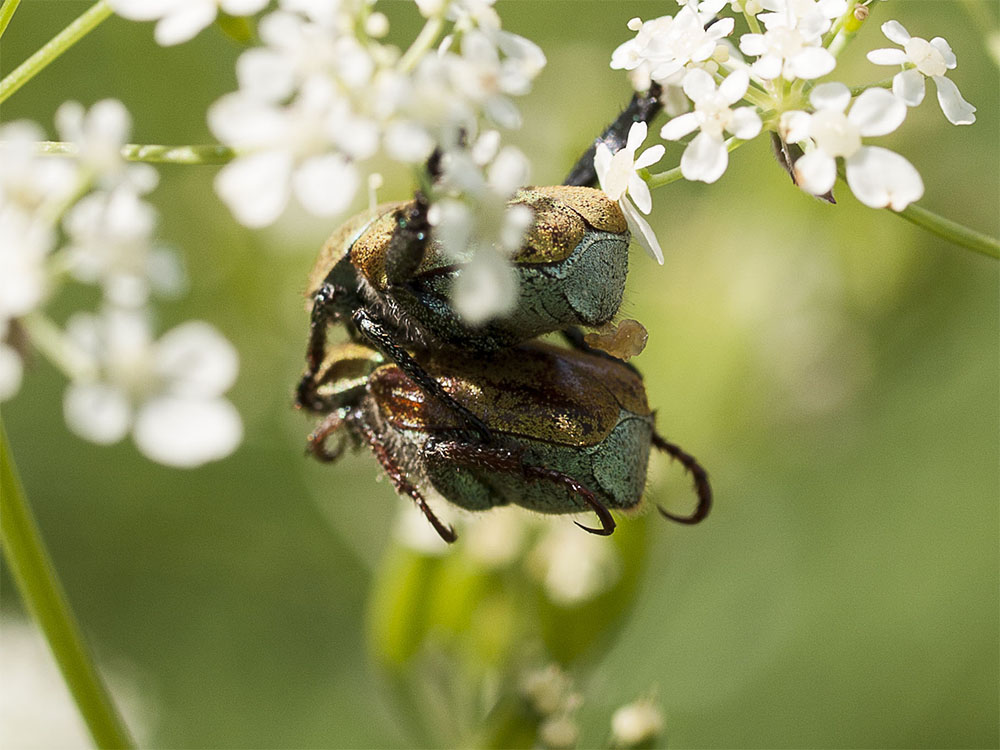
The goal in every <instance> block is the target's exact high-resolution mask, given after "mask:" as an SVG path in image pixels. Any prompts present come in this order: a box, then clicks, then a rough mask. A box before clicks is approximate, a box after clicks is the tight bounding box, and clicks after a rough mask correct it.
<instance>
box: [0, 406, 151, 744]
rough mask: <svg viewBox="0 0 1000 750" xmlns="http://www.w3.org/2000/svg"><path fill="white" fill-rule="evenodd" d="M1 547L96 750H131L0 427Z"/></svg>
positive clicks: (5, 434)
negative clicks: (37, 523)
mask: <svg viewBox="0 0 1000 750" xmlns="http://www.w3.org/2000/svg"><path fill="white" fill-rule="evenodd" d="M0 494H2V502H0V542H2V543H3V553H4V557H5V558H6V560H7V563H8V564H9V565H10V571H11V573H12V575H13V578H14V581H15V583H16V584H17V587H18V590H19V591H20V592H21V596H22V598H23V600H24V603H25V604H26V605H27V607H28V609H29V610H30V611H31V614H32V615H33V616H34V618H35V621H36V622H37V623H38V625H39V626H40V627H41V629H42V632H43V633H44V634H45V638H46V640H47V641H48V643H49V648H51V649H52V654H53V656H54V657H55V659H56V663H58V665H59V669H60V670H61V671H62V674H63V678H64V679H65V680H66V684H67V686H68V687H69V690H70V692H71V693H72V695H73V699H74V700H75V701H76V705H77V707H78V708H79V709H80V713H81V714H82V715H83V719H84V721H86V723H87V727H88V728H89V729H90V734H91V736H92V737H93V738H94V742H95V744H96V745H97V747H99V748H132V747H134V746H135V743H134V742H133V741H132V738H131V736H130V735H129V733H128V729H127V728H126V727H125V724H124V722H123V721H122V719H121V717H120V716H119V715H118V712H117V711H116V710H115V707H114V704H113V703H112V702H111V698H110V696H109V695H108V692H107V689H106V688H105V687H104V685H103V683H102V682H101V678H100V676H99V675H98V673H97V670H96V669H95V667H94V663H93V660H92V659H91V657H90V654H89V653H88V651H87V648H86V646H85V645H84V643H83V638H82V637H81V636H80V631H79V628H78V627H77V625H76V622H75V620H74V619H73V614H72V612H71V611H70V608H69V603H68V602H67V600H66V595H65V593H64V592H63V590H62V586H61V585H60V583H59V579H58V577H57V576H56V571H55V568H54V567H53V565H52V560H51V559H50V558H49V555H48V552H47V551H46V550H45V545H44V543H43V542H42V538H41V536H40V535H39V533H38V526H37V525H36V523H35V519H34V517H33V516H32V514H31V509H30V508H29V507H28V502H27V498H26V497H25V495H24V488H23V487H22V486H21V481H20V479H19V478H18V476H17V468H16V467H15V466H14V458H13V456H12V455H11V452H10V446H9V444H8V441H7V433H6V432H5V430H4V428H3V425H2V423H0Z"/></svg>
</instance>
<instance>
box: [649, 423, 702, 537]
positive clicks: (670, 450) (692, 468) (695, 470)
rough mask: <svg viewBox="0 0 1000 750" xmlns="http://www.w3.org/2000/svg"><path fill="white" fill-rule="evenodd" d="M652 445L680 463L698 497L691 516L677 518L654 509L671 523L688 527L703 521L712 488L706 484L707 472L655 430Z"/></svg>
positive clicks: (660, 509)
mask: <svg viewBox="0 0 1000 750" xmlns="http://www.w3.org/2000/svg"><path fill="white" fill-rule="evenodd" d="M653 445H655V446H656V447H657V448H658V449H659V450H661V451H663V452H664V453H667V454H669V455H670V457H671V458H675V459H677V461H679V462H680V464H681V466H683V467H684V469H685V470H686V471H687V472H688V473H689V474H690V475H691V477H692V479H693V480H694V490H695V493H696V494H697V495H698V506H697V507H696V508H695V509H694V513H692V514H691V515H689V516H677V515H674V514H673V513H670V512H669V511H666V510H664V509H663V507H662V506H660V505H657V506H656V509H657V510H658V511H660V515H662V516H663V517H664V518H669V519H670V520H671V521H676V522H677V523H683V524H687V525H689V526H690V525H693V524H696V523H700V522H701V521H704V520H705V517H706V516H708V512H709V511H710V510H711V509H712V486H711V485H710V484H709V483H708V472H707V471H705V469H704V467H702V465H701V464H700V463H698V459H696V458H695V457H694V456H692V455H691V454H690V453H687V452H685V451H684V450H683V449H681V447H680V446H677V445H674V444H673V443H671V442H668V441H667V440H666V439H665V438H664V437H663V436H662V435H660V434H659V433H658V432H656V431H655V430H654V431H653Z"/></svg>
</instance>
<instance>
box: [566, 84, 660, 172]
mask: <svg viewBox="0 0 1000 750" xmlns="http://www.w3.org/2000/svg"><path fill="white" fill-rule="evenodd" d="M662 93H663V88H662V87H661V86H660V84H658V83H653V84H651V85H650V87H649V91H647V92H646V93H645V94H640V93H638V92H636V93H635V94H633V95H632V101H630V102H629V104H628V106H627V107H626V108H625V109H624V110H622V113H621V114H620V115H618V118H617V119H616V120H615V121H614V122H613V123H611V124H610V125H608V127H607V128H606V129H605V130H604V132H603V133H601V137H600V138H598V139H597V140H596V141H594V143H593V144H591V146H590V148H588V149H587V150H586V152H584V154H583V156H581V157H580V159H579V161H577V163H576V164H574V165H573V169H571V170H570V173H569V175H568V176H567V177H566V181H565V182H563V185H576V186H577V187H597V171H596V170H595V169H594V154H596V153H597V144H598V143H604V144H607V146H608V148H610V149H611V151H612V153H613V152H615V151H619V150H620V149H622V148H623V147H624V146H625V143H626V141H627V140H628V131H629V130H630V129H631V128H632V124H633V123H636V122H645V123H647V124H648V123H650V122H652V121H653V120H654V119H655V118H656V116H657V115H658V114H659V113H660V110H661V109H663V104H661V103H660V95H661V94H662Z"/></svg>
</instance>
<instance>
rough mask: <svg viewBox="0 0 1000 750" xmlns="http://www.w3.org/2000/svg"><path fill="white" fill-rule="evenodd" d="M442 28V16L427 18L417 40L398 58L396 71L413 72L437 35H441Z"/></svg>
mask: <svg viewBox="0 0 1000 750" xmlns="http://www.w3.org/2000/svg"><path fill="white" fill-rule="evenodd" d="M443 28H444V15H443V14H438V15H437V16H434V17H432V18H428V19H427V22H426V23H425V24H424V27H423V28H422V29H421V30H420V33H419V34H417V38H416V39H414V40H413V43H412V44H411V45H410V48H409V49H407V50H406V52H404V53H403V56H402V57H401V58H400V60H399V65H398V70H399V71H400V72H401V73H409V72H410V71H411V70H413V68H415V67H416V65H417V63H418V62H419V61H420V58H421V57H423V55H424V53H425V52H426V51H427V50H429V49H430V48H431V47H432V46H433V45H434V43H435V42H436V41H437V38H438V35H439V34H440V33H441V29H443Z"/></svg>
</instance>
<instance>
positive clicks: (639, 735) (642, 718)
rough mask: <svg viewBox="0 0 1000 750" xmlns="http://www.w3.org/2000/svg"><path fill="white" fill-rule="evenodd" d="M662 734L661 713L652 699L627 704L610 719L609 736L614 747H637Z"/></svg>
mask: <svg viewBox="0 0 1000 750" xmlns="http://www.w3.org/2000/svg"><path fill="white" fill-rule="evenodd" d="M662 733H663V713H662V712H661V711H660V709H659V707H658V706H656V705H655V704H654V703H653V701H652V699H650V698H642V699H640V700H637V701H635V702H633V703H628V704H626V705H624V706H622V707H621V708H619V709H618V710H617V711H615V713H614V715H613V716H612V717H611V736H612V740H613V742H614V744H615V747H622V748H628V747H637V746H638V745H641V744H643V743H648V742H649V741H651V740H655V739H656V738H657V737H659V736H660V735H661V734H662Z"/></svg>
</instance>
